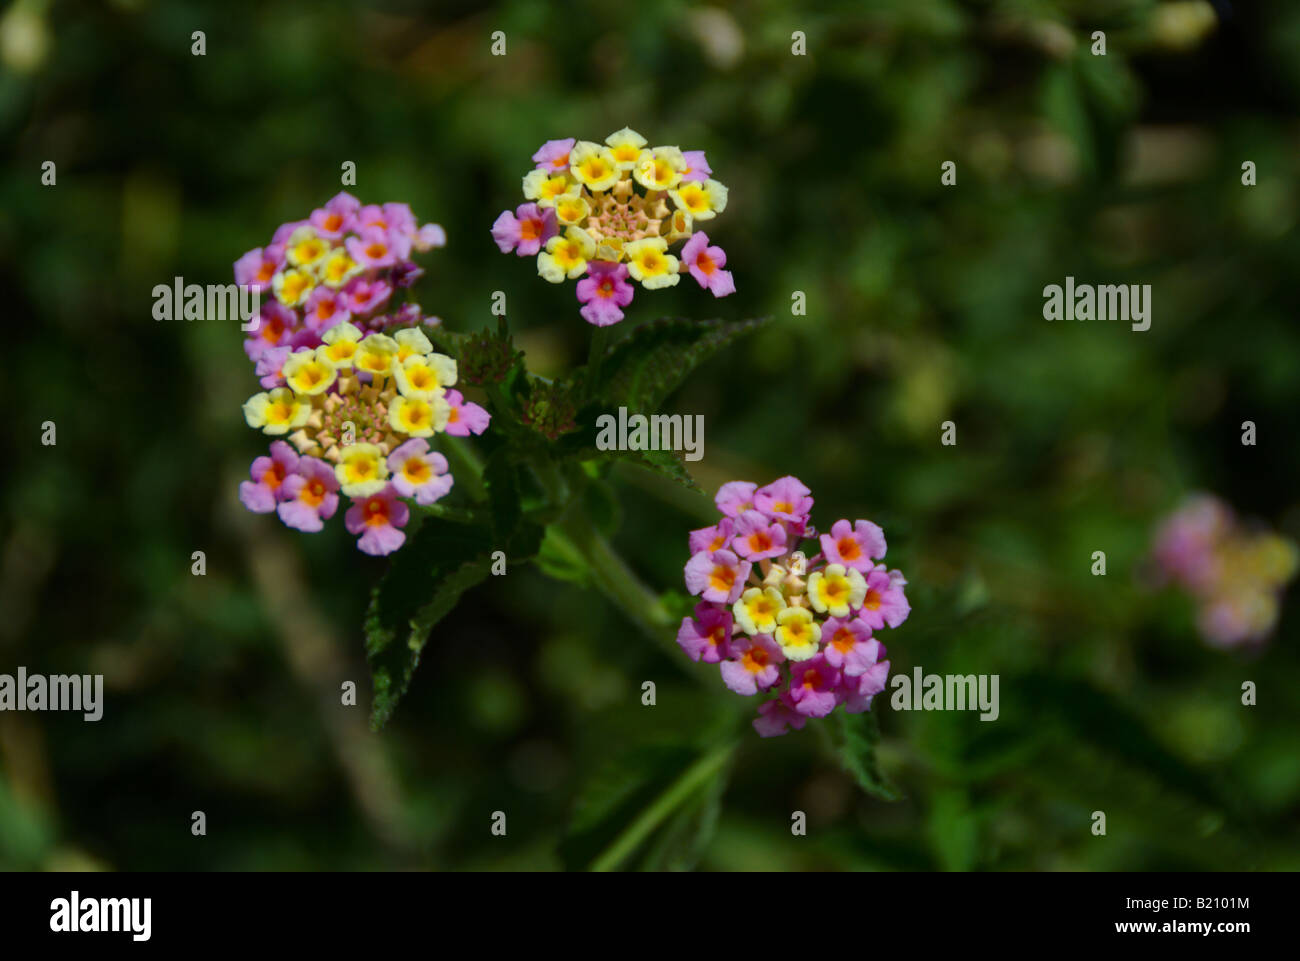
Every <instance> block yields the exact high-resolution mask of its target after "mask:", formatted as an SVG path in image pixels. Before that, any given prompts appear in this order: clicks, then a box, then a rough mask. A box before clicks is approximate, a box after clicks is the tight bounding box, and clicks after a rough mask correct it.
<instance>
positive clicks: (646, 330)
mask: <svg viewBox="0 0 1300 961" xmlns="http://www.w3.org/2000/svg"><path fill="white" fill-rule="evenodd" d="M770 319H771V318H768V317H763V318H758V319H754V320H741V321H697V320H680V319H666V320H657V321H654V322H653V323H649V324H645V325H643V326H641V327H638V328H637V329H635V330H634V331H632V333H631V335H629V336H628V337H626V338H624V339H623V340H621V341H620V342H619V343H617V344H615V345H614V347H613V348H612V349H611V350H610V351H609V352H608V353H607V354H606V355H605V357H604V358H603V359H602V360H601V363H600V374H599V379H598V384H597V386H596V389H595V390H594V392H593V393H594V394H595V396H596V397H597V398H599V400H600V402H601V404H603V405H604V406H605V407H606V408H618V407H627V408H628V410H630V411H637V412H652V411H657V410H658V409H659V408H660V406H661V405H662V404H663V402H664V399H665V398H666V397H667V396H668V395H669V394H670V393H672V392H673V391H674V390H675V389H676V388H677V387H678V386H679V385H680V384H681V383H682V381H683V380H685V379H686V377H687V375H688V374H690V372H691V371H693V370H694V369H695V368H696V367H698V366H699V365H700V364H702V363H703V362H704V361H705V360H707V359H708V358H709V357H711V356H713V354H715V353H717V352H718V351H719V350H721V349H722V348H723V347H726V346H727V345H728V344H730V343H732V342H733V341H736V340H738V339H739V338H741V337H743V336H745V335H746V334H748V333H751V332H752V331H755V330H757V329H758V328H760V327H762V326H763V325H764V324H766V323H767V322H768V321H769V320H770Z"/></svg>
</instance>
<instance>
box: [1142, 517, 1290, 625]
mask: <svg viewBox="0 0 1300 961" xmlns="http://www.w3.org/2000/svg"><path fill="white" fill-rule="evenodd" d="M1152 559H1153V560H1154V562H1155V567H1156V571H1157V574H1158V578H1159V580H1160V581H1162V582H1165V583H1173V584H1177V585H1178V586H1179V587H1181V588H1183V589H1184V590H1185V591H1187V592H1188V593H1189V594H1190V595H1191V596H1192V597H1193V598H1194V599H1195V600H1196V603H1197V609H1198V610H1197V626H1198V628H1199V630H1200V632H1201V634H1202V636H1203V637H1204V638H1205V639H1206V640H1207V641H1208V642H1209V643H1210V644H1212V645H1213V646H1215V647H1222V648H1229V647H1239V646H1249V645H1257V644H1260V643H1262V642H1263V641H1265V640H1266V639H1267V638H1268V636H1269V634H1270V633H1272V630H1273V628H1274V626H1276V624H1277V619H1278V614H1279V612H1280V608H1281V596H1282V592H1283V590H1284V589H1285V587H1286V585H1287V583H1288V582H1289V581H1290V580H1291V579H1292V578H1293V577H1294V576H1295V574H1296V570H1297V565H1298V562H1300V551H1297V548H1296V545H1295V543H1294V542H1292V541H1289V540H1287V539H1286V538H1284V537H1281V536H1280V535H1278V534H1275V533H1273V532H1272V531H1267V530H1251V529H1248V528H1246V527H1244V526H1243V525H1242V524H1241V523H1240V522H1239V521H1238V520H1237V518H1236V517H1235V516H1234V514H1233V512H1232V509H1231V508H1230V507H1229V506H1228V505H1227V504H1225V503H1224V502H1223V501H1221V500H1219V499H1218V498H1217V497H1213V496H1211V495H1209V494H1197V495H1194V496H1192V497H1189V498H1188V499H1187V500H1186V501H1184V502H1183V504H1182V505H1180V506H1179V507H1178V508H1177V509H1176V510H1175V511H1173V513H1171V514H1170V515H1168V516H1167V517H1166V518H1165V519H1164V520H1163V521H1162V522H1161V523H1160V525H1159V527H1158V528H1157V530H1156V534H1155V543H1154V546H1153V548H1152Z"/></svg>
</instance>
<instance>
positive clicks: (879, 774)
mask: <svg viewBox="0 0 1300 961" xmlns="http://www.w3.org/2000/svg"><path fill="white" fill-rule="evenodd" d="M836 716H837V717H838V718H839V723H838V725H837V728H838V731H837V733H836V735H835V736H834V737H833V739H832V743H834V745H835V751H836V753H837V754H838V756H839V760H840V764H841V765H842V766H843V768H844V770H845V771H847V772H848V773H849V774H850V775H852V776H853V779H854V780H855V781H857V782H858V787H860V788H862V790H864V791H866V792H867V793H868V794H870V795H871V796H872V797H875V798H879V799H880V800H882V801H897V800H898V799H899V798H901V797H902V794H900V793H899V790H898V788H897V787H896V786H895V785H894V784H893V782H892V781H890V780H889V778H888V777H886V776H885V774H884V772H883V771H881V770H880V764H879V762H878V760H877V758H876V748H877V746H878V745H879V744H880V722H879V721H878V720H877V719H876V716H875V715H874V714H872V713H870V712H869V711H868V712H864V713H862V714H849V713H848V712H847V711H837V712H836Z"/></svg>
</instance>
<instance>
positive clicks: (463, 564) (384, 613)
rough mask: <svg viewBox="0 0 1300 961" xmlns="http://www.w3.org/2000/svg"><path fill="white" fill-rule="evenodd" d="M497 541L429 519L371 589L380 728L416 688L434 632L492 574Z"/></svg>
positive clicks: (370, 652)
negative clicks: (411, 688) (413, 684)
mask: <svg viewBox="0 0 1300 961" xmlns="http://www.w3.org/2000/svg"><path fill="white" fill-rule="evenodd" d="M493 545H494V540H493V537H492V534H491V531H490V530H489V529H488V528H487V527H484V526H482V525H469V524H461V523H457V522H454V521H449V520H443V519H440V518H435V517H427V518H425V519H424V521H423V523H421V524H420V527H419V529H418V530H417V531H416V532H415V534H413V535H412V536H411V538H410V540H409V542H408V543H407V544H405V545H404V546H403V547H402V549H401V550H400V551H399V552H398V553H397V554H396V555H395V556H394V559H393V562H392V566H391V567H390V568H389V570H388V573H387V574H386V575H385V576H384V578H383V580H381V581H380V582H379V584H378V585H377V586H376V587H375V589H374V590H373V591H372V592H371V596H370V607H369V609H368V610H367V612H366V620H365V634H366V659H367V661H369V663H370V672H371V680H372V683H373V686H374V702H373V705H372V707H371V714H370V724H371V727H372V728H374V729H375V730H378V729H379V728H381V727H383V726H384V724H386V723H387V722H388V719H389V718H390V717H392V714H393V711H394V710H395V709H396V708H397V703H398V701H399V700H401V698H402V696H403V695H404V694H405V693H406V690H407V688H408V687H409V686H410V683H411V677H412V676H413V675H414V674H415V669H416V668H417V667H418V666H419V664H420V654H421V652H422V651H423V649H424V645H425V643H426V642H427V641H428V639H429V632H430V630H432V629H433V626H434V625H435V624H437V623H438V621H440V620H441V619H442V618H443V617H445V616H446V614H447V612H448V611H450V610H451V609H452V608H453V607H454V606H455V605H456V602H457V601H459V600H460V596H461V595H462V594H463V593H465V591H467V590H469V589H470V588H471V587H473V586H474V585H475V584H477V583H479V582H480V581H481V580H483V579H484V578H485V577H487V575H488V573H489V571H490V570H491V552H492V550H493V549H494V547H493Z"/></svg>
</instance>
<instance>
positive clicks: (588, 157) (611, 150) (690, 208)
mask: <svg viewBox="0 0 1300 961" xmlns="http://www.w3.org/2000/svg"><path fill="white" fill-rule="evenodd" d="M533 163H534V164H535V165H536V166H535V167H534V168H533V169H532V170H531V171H529V172H528V174H526V175H525V176H524V181H523V192H524V200H525V201H526V202H525V203H523V204H521V205H520V206H519V207H517V208H515V210H514V212H511V211H509V210H506V211H503V212H502V214H501V216H499V217H498V218H497V220H496V223H494V224H493V225H492V237H493V239H494V240H495V241H496V243H497V246H498V247H500V248H501V252H502V253H510V252H511V251H513V252H514V253H516V254H517V255H518V256H520V257H536V258H537V272H538V273H539V274H540V275H541V276H542V277H543V278H544V279H545V280H548V281H550V282H551V283H553V284H559V283H563V282H564V281H565V280H577V281H578V285H577V294H578V300H579V302H580V303H581V304H582V308H581V310H580V311H579V313H581V315H582V317H583V319H584V320H586V321H587V322H588V323H590V324H594V325H595V326H597V327H607V326H609V325H610V324H616V323H618V322H619V321H620V320H622V319H623V308H625V307H627V306H628V304H630V303H631V302H632V296H633V292H634V287H633V285H632V281H635V282H636V283H639V284H640V285H641V286H642V287H644V288H645V289H647V290H658V289H660V288H663V287H672V286H674V285H676V284H677V282H678V281H679V280H680V279H681V275H682V274H690V276H691V277H692V278H694V280H695V281H696V282H697V283H698V284H699V285H700V286H701V287H704V288H705V289H707V290H708V291H709V292H710V293H712V294H713V296H715V297H725V296H727V295H728V294H731V293H734V292H735V290H736V285H735V283H734V281H733V279H732V276H731V272H730V271H728V270H724V269H723V268H724V267H726V265H727V255H726V253H725V252H724V251H723V250H722V248H721V247H717V246H711V245H710V244H709V236H708V234H706V233H705V232H704V231H703V230H699V229H697V228H698V227H699V225H701V224H703V223H706V222H707V221H710V220H712V219H713V218H714V217H716V216H717V215H718V214H720V213H722V212H723V211H724V210H726V209H727V188H726V187H724V186H723V185H722V184H721V183H719V182H718V181H716V180H714V179H713V178H712V177H711V176H710V175H711V174H712V172H713V171H712V170H711V169H710V168H709V164H708V161H707V160H706V159H705V157H704V151H702V150H685V151H684V150H681V149H679V148H677V147H648V146H647V145H646V139H645V137H642V136H641V135H640V134H639V133H637V132H636V131H635V130H632V129H631V128H628V127H624V128H623V129H622V130H619V131H617V132H616V133H612V134H610V135H609V136H608V137H606V138H605V142H604V143H603V144H600V143H595V142H593V141H590V140H574V139H573V138H569V139H566V140H549V141H547V142H546V143H545V144H543V145H542V147H541V148H540V149H539V150H538V151H537V152H536V153H535V154H533ZM679 241H684V244H683V246H682V247H681V248H680V249H679V250H678V252H677V253H676V254H673V253H671V252H670V249H671V248H672V246H673V245H674V244H676V243H678V242H679Z"/></svg>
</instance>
